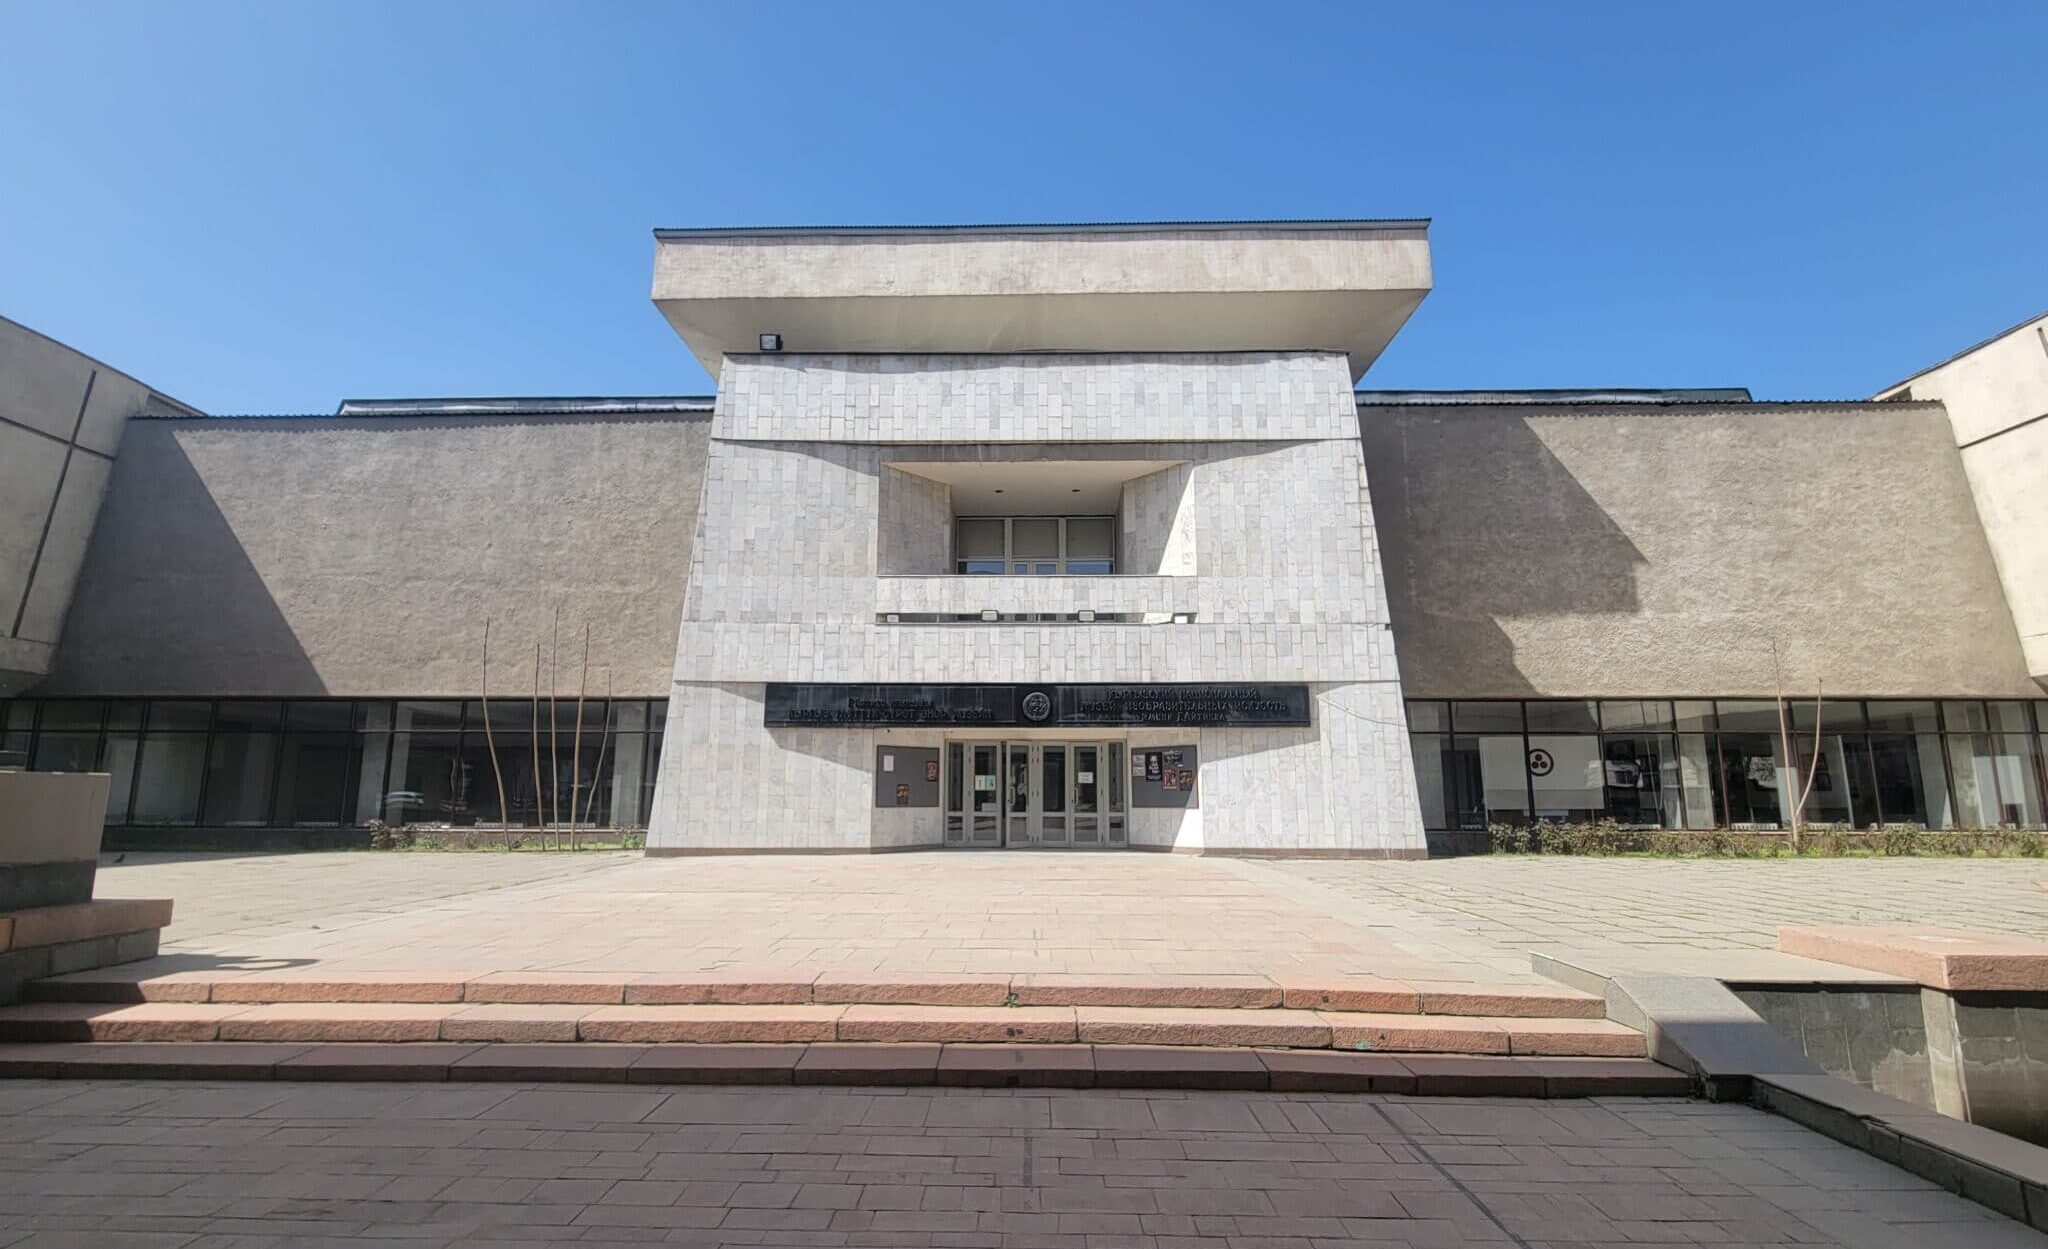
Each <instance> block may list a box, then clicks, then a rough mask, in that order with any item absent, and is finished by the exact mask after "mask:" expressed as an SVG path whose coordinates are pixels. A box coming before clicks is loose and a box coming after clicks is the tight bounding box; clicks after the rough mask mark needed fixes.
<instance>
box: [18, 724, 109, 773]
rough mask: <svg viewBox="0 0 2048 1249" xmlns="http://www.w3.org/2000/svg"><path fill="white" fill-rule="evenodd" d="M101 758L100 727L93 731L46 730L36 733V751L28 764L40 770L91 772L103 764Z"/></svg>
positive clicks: (37, 770) (31, 767) (32, 768)
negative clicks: (63, 731) (62, 731)
mask: <svg viewBox="0 0 2048 1249" xmlns="http://www.w3.org/2000/svg"><path fill="white" fill-rule="evenodd" d="M99 761H100V734H99V730H98V729H94V730H93V731H92V732H90V733H68V732H65V733H52V732H49V731H48V730H45V731H44V732H42V733H40V734H38V735H37V737H36V748H35V753H34V754H32V755H30V756H29V761H28V766H29V768H30V770H31V771H36V772H90V771H92V770H93V769H94V768H95V767H98V766H99Z"/></svg>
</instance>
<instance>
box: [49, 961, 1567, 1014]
mask: <svg viewBox="0 0 2048 1249" xmlns="http://www.w3.org/2000/svg"><path fill="white" fill-rule="evenodd" d="M27 996H28V998H29V1000H31V1001H39V1002H108V1003H137V1002H189V1003H250V1004H261V1003H284V1002H390V1003H401V1002H411V1003H439V1004H453V1003H478V1004H523V1005H536V1006H584V1005H588V1006H804V1005H848V1006H856V1005H857V1006H979V1007H1002V1006H1013V1007H1064V1008H1097V1007H1110V1008H1116V1007H1124V1008H1157V1009H1194V1010H1305V1011H1315V1010H1335V1011H1365V1012H1370V1013H1374V1014H1402V1015H1416V1014H1422V1015H1479V1016H1486V1017H1492V1018H1548V1019H1601V1018H1604V1017H1605V1016H1606V1004H1605V1003H1604V1001H1603V1000H1602V999H1601V998H1600V997H1599V996H1598V995H1596V994H1591V993H1584V992H1581V991H1579V990H1577V989H1571V988H1567V987H1565V986H1562V985H1551V984H1544V985H1530V984H1490V985H1489V984H1470V983H1463V982H1432V981H1420V980H1413V981H1411V980H1392V979H1380V978H1373V977H1342V976H1330V977H1316V978H1307V977H1285V976H1280V977H1269V976H1262V975H1212V976H1166V975H1145V976H1129V975H1074V974H1059V975H1050V974H1042V973H1031V974H1018V975H990V976H981V975H946V974H932V975H905V974H901V973H891V974H887V975H883V974H872V975H849V974H838V973H828V974H815V973H793V972H788V971H764V972H749V973H742V972H688V973H656V974H648V975H630V974H617V973H591V972H535V971H496V972H479V971H425V972H422V971H388V972H384V971H339V970H322V969H320V968H317V967H313V968H295V969H291V970H288V971H251V970H245V969H241V968H222V969H193V968H191V967H189V966H187V965H186V964H185V963H183V962H181V961H180V960H179V959H177V958H175V957H168V958H161V959H151V960H147V961H145V962H140V963H130V964H125V965H122V966H119V967H104V968H99V969H96V970H93V971H87V972H80V973H77V974H73V975H67V976H53V977H50V978H48V979H45V980H38V981H35V982H34V983H32V984H30V985H29V986H28V994H27Z"/></svg>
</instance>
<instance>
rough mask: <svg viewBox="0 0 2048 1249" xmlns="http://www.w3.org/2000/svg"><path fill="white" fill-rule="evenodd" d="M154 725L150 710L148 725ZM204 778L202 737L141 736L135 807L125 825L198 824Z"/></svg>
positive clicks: (194, 735)
mask: <svg viewBox="0 0 2048 1249" xmlns="http://www.w3.org/2000/svg"><path fill="white" fill-rule="evenodd" d="M202 705H204V704H202ZM154 721H155V711H154V709H153V708H152V710H151V722H152V723H154ZM205 774H206V734H204V733H156V732H152V733H148V734H145V735H144V737H143V739H142V745H141V752H140V754H139V756H138V758H137V762H136V767H135V803H134V808H133V810H132V811H131V812H130V814H129V823H131V824H139V825H167V824H168V825H190V824H196V823H198V822H199V788H200V784H201V782H202V781H203V780H204V778H205Z"/></svg>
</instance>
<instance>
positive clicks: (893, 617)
mask: <svg viewBox="0 0 2048 1249" xmlns="http://www.w3.org/2000/svg"><path fill="white" fill-rule="evenodd" d="M889 623H890V624H902V623H903V617H901V616H899V615H897V614H896V613H895V612H890V613H889Z"/></svg>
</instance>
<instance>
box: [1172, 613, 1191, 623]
mask: <svg viewBox="0 0 2048 1249" xmlns="http://www.w3.org/2000/svg"><path fill="white" fill-rule="evenodd" d="M1173 623H1175V624H1193V623H1195V618H1194V617H1193V616H1191V615H1189V614H1188V613H1186V612H1175V613H1174V614H1173Z"/></svg>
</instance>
